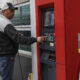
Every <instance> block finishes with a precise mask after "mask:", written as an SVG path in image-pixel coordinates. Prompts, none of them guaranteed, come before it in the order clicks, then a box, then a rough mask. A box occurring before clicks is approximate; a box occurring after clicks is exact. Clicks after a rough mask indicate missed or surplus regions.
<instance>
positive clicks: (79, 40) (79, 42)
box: [78, 33, 80, 54]
mask: <svg viewBox="0 0 80 80" xmlns="http://www.w3.org/2000/svg"><path fill="white" fill-rule="evenodd" d="M78 53H79V54H80V33H78Z"/></svg>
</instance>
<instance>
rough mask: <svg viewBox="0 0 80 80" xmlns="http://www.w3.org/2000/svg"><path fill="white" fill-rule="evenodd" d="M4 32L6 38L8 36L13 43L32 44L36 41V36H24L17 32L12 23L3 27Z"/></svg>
mask: <svg viewBox="0 0 80 80" xmlns="http://www.w3.org/2000/svg"><path fill="white" fill-rule="evenodd" d="M4 33H5V34H6V36H7V37H8V38H10V39H11V40H12V41H13V42H15V43H20V44H32V43H34V42H37V38H34V37H26V36H23V35H21V34H19V33H18V31H17V30H16V29H15V28H14V27H13V25H11V24H8V25H7V26H6V27H5V29H4Z"/></svg>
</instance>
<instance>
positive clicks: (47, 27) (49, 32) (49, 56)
mask: <svg viewBox="0 0 80 80" xmlns="http://www.w3.org/2000/svg"><path fill="white" fill-rule="evenodd" d="M41 36H47V39H46V40H45V41H44V42H43V43H42V44H40V64H41V80H56V56H55V53H56V51H55V44H56V43H55V24H54V8H46V9H42V26H41Z"/></svg>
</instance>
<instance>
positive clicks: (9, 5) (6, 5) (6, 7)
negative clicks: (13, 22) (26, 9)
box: [1, 3, 18, 10]
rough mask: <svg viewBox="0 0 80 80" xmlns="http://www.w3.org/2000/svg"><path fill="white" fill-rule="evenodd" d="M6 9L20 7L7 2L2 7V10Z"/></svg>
mask: <svg viewBox="0 0 80 80" xmlns="http://www.w3.org/2000/svg"><path fill="white" fill-rule="evenodd" d="M6 9H10V10H16V9H18V8H17V7H14V6H13V4H12V3H5V4H4V5H3V6H2V7H1V10H6Z"/></svg>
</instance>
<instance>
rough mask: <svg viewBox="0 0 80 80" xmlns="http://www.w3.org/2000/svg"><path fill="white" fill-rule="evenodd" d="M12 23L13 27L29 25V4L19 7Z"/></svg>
mask: <svg viewBox="0 0 80 80" xmlns="http://www.w3.org/2000/svg"><path fill="white" fill-rule="evenodd" d="M12 22H13V24H14V25H15V26H19V25H30V4H27V5H23V6H19V7H18V10H16V11H15V16H14V18H13V19H12Z"/></svg>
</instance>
